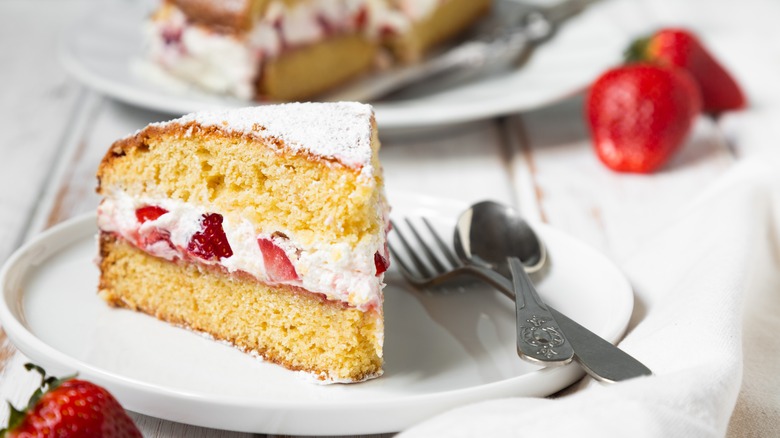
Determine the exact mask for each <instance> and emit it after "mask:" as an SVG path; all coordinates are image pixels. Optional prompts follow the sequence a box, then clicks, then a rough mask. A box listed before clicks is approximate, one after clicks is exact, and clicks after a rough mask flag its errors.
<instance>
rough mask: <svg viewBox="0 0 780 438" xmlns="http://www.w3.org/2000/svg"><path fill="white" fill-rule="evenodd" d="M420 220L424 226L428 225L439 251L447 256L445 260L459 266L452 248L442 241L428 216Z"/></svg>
mask: <svg viewBox="0 0 780 438" xmlns="http://www.w3.org/2000/svg"><path fill="white" fill-rule="evenodd" d="M422 220H423V223H424V224H425V226H426V227H428V231H430V233H431V235H432V236H433V239H434V240H435V241H436V246H438V247H439V251H441V253H442V254H444V257H446V258H447V261H449V262H450V263H451V264H452V266H456V267H457V266H460V265H461V263H460V261H459V260H458V258H457V257H455V253H453V251H452V248H450V247H449V245H447V244H446V243H444V240H442V238H441V236H439V233H438V232H437V231H436V230H435V229H434V228H433V225H431V222H430V221H429V220H428V218H426V217H423V218H422Z"/></svg>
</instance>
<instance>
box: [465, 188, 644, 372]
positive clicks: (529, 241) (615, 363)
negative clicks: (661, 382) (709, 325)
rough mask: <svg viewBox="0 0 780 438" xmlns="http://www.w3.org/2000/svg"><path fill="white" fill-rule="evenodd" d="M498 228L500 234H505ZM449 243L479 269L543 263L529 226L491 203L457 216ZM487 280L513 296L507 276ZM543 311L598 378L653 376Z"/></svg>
mask: <svg viewBox="0 0 780 438" xmlns="http://www.w3.org/2000/svg"><path fill="white" fill-rule="evenodd" d="M509 224H513V225H511V226H510V225H509ZM496 230H502V232H503V233H504V234H503V235H502V234H501V233H502V232H497V231H496ZM483 236H486V237H483ZM521 236H525V237H524V238H523V237H521ZM483 239H491V240H493V241H494V245H495V246H489V245H487V244H485V242H484V240H483ZM453 243H454V246H455V252H456V253H457V254H458V257H460V258H461V260H462V261H463V262H464V263H467V264H476V265H477V266H485V265H484V264H488V265H490V266H495V267H497V268H500V266H501V265H503V260H506V259H507V257H508V256H509V257H519V258H520V259H521V260H522V261H523V262H524V265H525V270H526V271H528V270H529V269H530V270H539V269H541V268H542V266H543V265H544V263H545V262H546V260H547V254H546V250H545V249H544V245H543V244H542V243H541V241H540V240H539V238H538V237H537V236H536V233H534V232H533V230H532V229H531V227H530V226H529V225H528V223H526V222H525V221H524V220H522V219H521V218H519V216H518V215H517V213H516V212H515V211H514V210H512V209H511V208H508V207H506V206H503V205H501V204H498V203H495V202H491V201H486V202H480V203H477V204H475V205H473V206H472V207H471V208H469V209H468V210H466V212H464V213H463V214H462V215H461V216H460V218H459V220H458V224H457V227H456V229H455V236H454V242H453ZM529 265H530V266H529ZM486 278H487V279H488V280H491V281H490V282H491V283H492V284H493V285H494V286H495V287H497V288H498V289H499V290H500V291H501V292H503V293H504V294H505V295H507V296H509V297H510V298H511V297H512V294H513V293H514V292H515V291H514V288H513V284H511V283H510V282H509V280H507V278H506V277H505V276H501V277H498V276H486ZM547 308H548V309H549V310H550V312H551V313H552V314H553V316H554V317H555V320H556V321H557V322H558V323H559V324H560V327H561V329H563V333H564V335H565V336H566V340H567V341H569V342H570V343H571V346H572V348H573V349H574V360H576V361H577V362H579V363H580V365H582V367H583V368H584V369H585V371H586V372H587V373H588V374H589V375H591V376H592V377H593V378H595V379H596V380H599V381H602V382H618V381H622V380H626V379H631V378H634V377H639V376H649V375H652V371H650V369H648V368H647V367H646V366H645V365H644V364H642V363H641V362H639V361H638V360H636V359H635V358H633V357H632V356H630V355H629V354H627V353H625V352H624V351H623V350H621V349H619V348H617V347H616V346H614V345H612V344H611V343H610V342H608V341H606V340H604V339H603V338H601V337H599V336H598V335H596V334H595V333H593V332H591V331H590V330H588V329H586V328H585V327H583V326H582V325H580V324H578V323H577V322H576V321H574V320H572V319H570V318H569V317H567V316H566V315H564V314H562V313H560V312H558V311H557V310H556V309H555V308H553V307H551V306H547Z"/></svg>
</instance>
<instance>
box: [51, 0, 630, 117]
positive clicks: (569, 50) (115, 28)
mask: <svg viewBox="0 0 780 438" xmlns="http://www.w3.org/2000/svg"><path fill="white" fill-rule="evenodd" d="M147 3H148V2H143V1H123V2H119V1H112V2H106V3H101V4H100V5H98V7H96V8H95V10H94V11H93V13H92V14H91V15H89V16H88V17H85V18H84V19H83V20H81V21H80V22H79V23H77V25H76V26H74V27H73V28H72V30H71V31H70V32H68V33H67V34H66V35H65V36H64V39H63V43H62V45H61V46H60V49H61V50H60V52H61V58H62V60H63V62H64V64H65V66H66V68H67V69H68V70H69V71H70V72H71V73H72V74H73V75H74V76H75V77H77V78H78V79H79V80H81V81H82V82H84V83H85V84H87V85H89V86H91V87H93V88H95V89H96V90H98V91H101V92H103V93H105V94H107V95H108V96H111V97H114V98H116V99H119V100H121V101H124V102H127V103H130V104H133V105H137V106H141V107H144V108H148V109H153V110H158V111H163V112H168V113H173V114H184V113H189V112H193V111H198V110H202V109H206V108H215V107H226V106H227V107H234V106H246V105H247V102H244V101H238V100H235V99H228V98H221V97H216V96H212V95H208V94H205V93H202V92H198V91H196V90H193V89H192V88H186V87H181V86H179V87H178V89H177V88H166V87H161V86H160V85H158V84H153V83H151V82H149V81H147V80H144V79H142V78H140V77H139V76H138V75H137V74H136V73H134V67H133V66H134V65H136V64H137V60H139V59H141V58H142V57H143V46H142V38H141V23H142V21H143V20H144V18H145V17H146V16H147V15H148V6H146V5H145V4H147ZM613 3H615V2H609V1H608V2H603V3H601V4H596V5H593V6H591V7H590V9H589V10H588V11H586V12H585V13H583V14H582V15H580V16H578V17H576V18H574V19H572V20H571V21H570V22H568V23H566V25H565V26H563V28H562V29H561V30H560V32H559V33H558V34H557V35H556V37H555V38H554V39H553V40H552V41H550V42H547V43H545V44H544V45H543V46H542V47H541V48H540V49H538V50H537V52H536V53H535V54H534V56H533V57H532V58H531V61H530V62H529V63H528V64H526V65H525V66H524V67H523V68H522V69H520V70H518V71H515V72H511V73H508V74H505V75H502V76H497V77H493V78H490V79H485V80H482V81H479V82H475V83H473V84H469V85H466V86H461V87H458V88H455V89H452V90H448V91H446V92H441V93H438V94H434V95H429V96H425V97H417V98H414V97H413V98H409V99H408V100H403V101H395V102H392V103H390V102H375V103H374V107H375V110H376V114H377V122H378V123H379V125H380V127H381V128H382V129H383V130H390V129H396V128H398V129H409V128H420V127H430V126H435V125H446V124H452V123H460V122H464V121H471V120H477V119H482V118H488V117H492V116H496V115H501V114H506V113H511V112H517V111H522V110H529V109H534V108H538V107H541V106H543V105H546V104H549V103H552V102H555V101H557V100H560V99H563V98H565V97H568V96H570V95H572V94H575V93H576V92H578V91H580V90H582V89H584V88H585V87H586V86H587V85H588V84H589V83H590V82H591V81H592V80H593V79H595V77H596V76H597V75H598V74H600V73H601V72H603V71H604V70H605V69H606V68H607V67H609V66H610V65H613V64H615V63H616V62H618V61H619V57H620V54H621V52H622V50H623V49H624V46H625V44H626V42H627V41H629V36H628V35H627V34H626V32H625V30H623V29H621V28H619V27H618V26H617V25H616V24H615V21H614V20H613V19H611V17H610V13H609V12H610V11H609V9H610V8H613ZM169 85H170V84H169Z"/></svg>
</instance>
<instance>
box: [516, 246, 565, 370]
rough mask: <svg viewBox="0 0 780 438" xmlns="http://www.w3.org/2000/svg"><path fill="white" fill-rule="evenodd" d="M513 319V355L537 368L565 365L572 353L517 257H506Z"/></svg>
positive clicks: (561, 331)
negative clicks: (515, 347)
mask: <svg viewBox="0 0 780 438" xmlns="http://www.w3.org/2000/svg"><path fill="white" fill-rule="evenodd" d="M508 261H509V269H510V271H511V272H512V286H513V287H514V290H515V312H516V317H517V354H518V355H520V357H521V358H523V359H525V360H528V361H531V362H535V363H538V364H539V365H545V366H555V365H565V364H567V363H569V362H571V360H572V358H573V357H574V350H573V349H572V347H571V344H570V343H569V342H568V341H567V340H566V337H565V336H564V334H563V330H561V329H560V327H558V323H557V322H556V321H555V318H554V317H553V315H552V313H550V311H549V310H548V309H547V306H546V305H545V304H544V302H542V300H541V298H539V294H538V293H537V292H536V289H535V288H534V286H533V283H531V279H530V278H528V274H527V273H526V272H525V269H523V265H522V263H521V262H520V260H519V259H518V258H517V257H509V259H508Z"/></svg>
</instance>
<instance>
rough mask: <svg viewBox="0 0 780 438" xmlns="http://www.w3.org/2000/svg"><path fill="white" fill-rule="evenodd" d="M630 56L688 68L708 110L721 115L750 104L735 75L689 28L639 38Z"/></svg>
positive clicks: (664, 31) (640, 60)
mask: <svg viewBox="0 0 780 438" xmlns="http://www.w3.org/2000/svg"><path fill="white" fill-rule="evenodd" d="M626 59H627V60H628V61H629V62H631V61H639V62H642V61H646V62H650V63H653V64H658V65H663V66H675V67H681V68H684V69H685V70H687V71H688V72H689V73H690V74H691V75H693V78H694V79H695V80H696V83H698V84H699V87H700V89H701V96H702V110H703V111H704V112H707V113H713V114H718V113H721V112H723V111H727V110H735V109H741V108H744V107H745V106H746V105H747V102H746V99H745V95H744V93H743V92H742V89H741V88H740V87H739V85H738V84H737V82H736V81H735V80H734V78H733V77H732V76H731V75H730V74H729V73H728V72H727V71H726V69H724V68H723V66H721V65H720V63H719V62H718V61H717V60H716V59H715V58H714V57H713V56H712V55H711V54H710V53H709V51H707V49H705V48H704V45H703V44H702V43H701V41H699V39H698V38H697V37H696V36H695V35H693V34H692V33H691V32H690V31H687V30H685V29H662V30H659V31H657V32H656V33H654V34H653V35H652V36H650V37H647V38H642V39H638V40H636V41H635V42H634V43H633V44H632V45H631V47H629V49H628V51H627V53H626Z"/></svg>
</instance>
